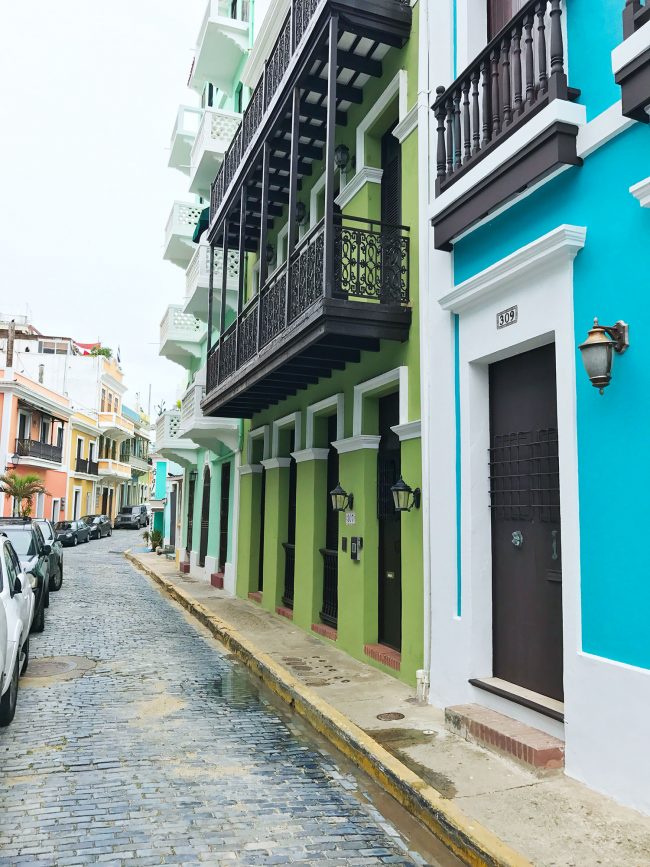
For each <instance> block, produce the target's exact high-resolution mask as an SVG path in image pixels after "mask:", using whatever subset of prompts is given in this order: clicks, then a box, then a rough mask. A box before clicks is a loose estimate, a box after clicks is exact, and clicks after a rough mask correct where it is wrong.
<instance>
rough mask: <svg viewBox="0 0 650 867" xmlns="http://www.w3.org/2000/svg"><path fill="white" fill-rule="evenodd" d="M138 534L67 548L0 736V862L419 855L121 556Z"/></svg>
mask: <svg viewBox="0 0 650 867" xmlns="http://www.w3.org/2000/svg"><path fill="white" fill-rule="evenodd" d="M134 543H135V544H137V537H136V536H135V534H132V533H128V532H121V533H116V534H115V535H114V536H113V538H112V539H104V540H101V541H99V542H93V543H92V544H91V545H82V546H79V548H76V549H74V550H67V551H66V553H65V575H64V582H63V588H62V590H61V592H60V593H52V594H51V602H50V608H49V609H48V612H47V622H46V628H45V632H44V633H43V634H42V635H33V636H32V640H31V651H32V657H31V661H30V668H29V670H28V672H27V673H26V675H25V677H24V678H23V679H22V681H21V685H20V691H19V698H18V710H17V713H16V717H15V720H14V722H13V723H12V725H11V726H10V727H9V728H8V729H4V730H2V732H1V733H0V750H1V756H2V759H1V761H2V780H1V784H0V864H3V865H5V864H6V865H9V864H11V865H14V864H51V865H57V867H65V865H73V864H95V863H102V864H129V865H134V867H135V865H150V864H177V865H178V864H196V863H201V864H214V865H219V864H247V865H248V864H250V865H253V864H283V863H297V864H310V865H319V864H323V865H325V864H327V865H333V864H337V865H365V864H379V863H384V864H422V863H425V859H423V858H422V857H421V856H420V855H418V854H416V853H415V852H412V851H409V846H408V845H407V843H406V842H405V841H404V838H403V837H402V836H401V835H400V834H399V833H398V831H396V830H395V828H394V826H393V824H392V823H391V822H389V821H387V820H386V819H385V818H384V817H383V816H382V815H381V813H379V811H378V810H377V808H376V807H375V806H373V804H372V803H371V802H370V801H369V800H368V796H367V794H366V787H365V785H364V784H363V783H362V784H359V782H358V781H357V780H356V779H355V777H354V776H352V775H351V774H350V773H349V769H344V768H342V767H341V765H340V763H339V762H338V761H337V759H334V758H332V755H331V753H330V752H329V750H327V749H325V747H324V745H323V746H322V747H319V746H318V742H317V741H315V740H313V739H311V738H306V737H305V736H301V730H300V726H301V725H303V724H302V723H300V724H298V723H297V722H296V723H295V724H294V723H293V722H291V719H290V717H287V714H286V713H280V712H279V711H278V710H277V709H276V708H275V707H274V706H273V704H272V703H271V702H270V701H269V700H268V699H267V698H265V696H264V694H261V693H260V691H259V689H258V687H257V685H256V684H255V683H254V682H253V681H252V680H251V679H250V677H249V675H248V674H247V673H246V672H245V671H244V670H243V669H242V668H241V667H240V666H239V664H238V663H236V662H234V661H233V660H232V659H230V658H229V657H228V654H227V653H226V652H225V651H222V650H221V649H220V648H219V647H218V645H217V644H216V643H215V642H214V641H212V640H211V639H209V638H208V637H206V636H204V635H203V634H202V633H200V632H199V631H198V629H197V628H196V627H195V626H194V625H192V624H191V623H190V622H188V620H186V619H185V617H184V615H183V614H182V613H181V611H180V610H179V609H177V608H175V607H174V606H173V605H172V604H171V603H170V602H168V601H167V600H166V599H165V598H164V597H163V596H161V594H160V593H159V592H158V590H156V589H155V588H154V587H153V586H152V585H151V584H150V583H149V582H148V580H147V579H146V578H145V577H144V576H143V575H142V574H140V573H139V572H137V571H136V570H135V569H134V568H132V567H131V565H130V564H129V563H128V562H127V561H126V560H125V559H124V558H123V556H122V554H121V553H120V551H121V550H122V549H124V548H127V547H130V546H132V545H133V544H134ZM52 657H53V658H55V660H52V662H51V663H48V662H47V659H48V658H52ZM41 660H44V661H41ZM303 734H304V733H303ZM443 858H444V856H443ZM429 863H431V862H429ZM435 863H440V864H448V863H455V862H454V861H453V859H452V860H447V859H446V858H444V860H441V861H440V862H435Z"/></svg>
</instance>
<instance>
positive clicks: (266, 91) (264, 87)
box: [210, 0, 409, 221]
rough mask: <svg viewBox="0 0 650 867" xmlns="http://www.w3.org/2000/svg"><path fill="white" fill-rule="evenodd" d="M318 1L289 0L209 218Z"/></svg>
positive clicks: (214, 191)
mask: <svg viewBox="0 0 650 867" xmlns="http://www.w3.org/2000/svg"><path fill="white" fill-rule="evenodd" d="M394 2H395V3H396V4H398V5H400V6H406V7H408V6H409V0H394ZM320 3H321V0H291V8H290V10H289V12H288V13H287V16H286V18H285V20H284V23H283V25H282V29H281V30H280V34H279V36H278V38H277V40H276V42H275V45H274V46H273V50H272V51H271V53H270V55H269V57H268V60H267V61H266V63H265V65H264V72H263V74H262V77H261V78H260V80H259V82H258V84H257V87H256V88H255V90H254V92H253V95H252V97H251V99H250V102H249V104H248V106H247V107H246V110H245V111H244V114H243V117H242V120H241V123H240V125H239V128H238V130H237V133H236V134H235V136H234V137H233V140H232V142H231V143H230V146H229V148H228V150H227V151H226V154H225V156H224V160H223V163H222V165H221V168H220V169H219V172H218V173H217V176H216V178H215V180H214V182H213V184H212V187H211V191H210V221H212V220H213V219H214V217H215V215H216V213H217V211H218V209H219V206H220V204H221V202H222V200H223V197H224V194H225V193H226V191H227V189H228V186H229V185H230V182H231V181H232V179H233V177H234V175H235V172H236V170H237V168H238V167H239V164H240V163H241V162H242V160H243V158H244V155H245V153H246V151H247V149H248V147H249V145H250V144H251V142H252V141H253V139H254V137H255V133H256V132H257V130H258V129H259V127H260V126H261V124H262V120H263V118H264V114H265V112H266V110H267V108H268V107H269V105H270V104H271V102H272V101H273V97H274V96H275V94H276V93H277V92H278V90H279V89H280V84H281V83H282V80H283V78H284V75H285V73H286V71H287V69H288V68H289V64H290V61H291V58H292V57H293V56H294V55H295V54H296V52H297V50H298V49H299V48H300V46H301V42H302V41H303V37H304V35H305V32H306V31H307V29H308V28H309V24H310V22H311V20H312V18H313V17H314V14H315V12H316V10H317V8H318V6H319V5H320Z"/></svg>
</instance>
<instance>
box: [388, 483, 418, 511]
mask: <svg viewBox="0 0 650 867" xmlns="http://www.w3.org/2000/svg"><path fill="white" fill-rule="evenodd" d="M390 491H391V494H392V495H393V503H394V504H395V511H396V512H410V511H411V509H419V508H420V498H421V496H422V492H421V491H420V489H419V488H416V489H415V490H413V488H412V487H411V486H410V485H407V484H406V482H405V481H404V479H403V478H402V477H401V476H400V477H399V479H398V480H397V481H396V482H395V484H394V485H393V486H392V488H391V489H390Z"/></svg>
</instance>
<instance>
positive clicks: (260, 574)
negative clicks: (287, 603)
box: [257, 467, 266, 592]
mask: <svg viewBox="0 0 650 867" xmlns="http://www.w3.org/2000/svg"><path fill="white" fill-rule="evenodd" d="M265 507H266V470H265V468H264V467H262V481H261V484H260V559H259V563H258V567H257V589H258V590H259V591H260V592H261V591H262V590H263V589H264V509H265Z"/></svg>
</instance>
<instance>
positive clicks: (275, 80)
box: [264, 15, 291, 111]
mask: <svg viewBox="0 0 650 867" xmlns="http://www.w3.org/2000/svg"><path fill="white" fill-rule="evenodd" d="M290 59H291V15H287V17H286V18H285V21H284V24H283V25H282V30H281V31H280V35H279V36H278V38H277V40H276V43H275V45H274V46H273V51H272V52H271V54H270V55H269V59H268V60H267V62H266V66H265V69H264V110H265V111H266V109H267V108H268V107H269V104H270V102H271V100H272V99H273V97H274V96H275V93H276V91H277V89H278V87H279V86H280V82H281V81H282V79H283V77H284V73H285V72H286V70H287V67H288V66H289V60H290Z"/></svg>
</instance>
